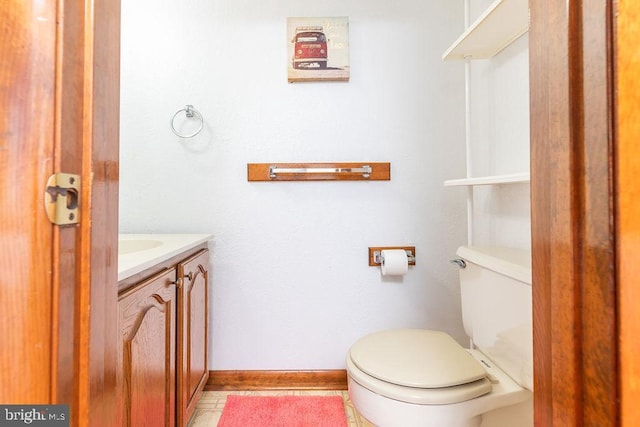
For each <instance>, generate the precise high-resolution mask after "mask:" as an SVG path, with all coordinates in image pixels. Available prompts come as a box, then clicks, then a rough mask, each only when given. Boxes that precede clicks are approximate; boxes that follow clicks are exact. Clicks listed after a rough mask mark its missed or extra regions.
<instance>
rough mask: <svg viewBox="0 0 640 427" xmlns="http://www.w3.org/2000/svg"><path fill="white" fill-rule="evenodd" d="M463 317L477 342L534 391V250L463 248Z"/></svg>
mask: <svg viewBox="0 0 640 427" xmlns="http://www.w3.org/2000/svg"><path fill="white" fill-rule="evenodd" d="M456 253H457V255H458V256H459V257H460V258H462V259H464V261H465V263H466V268H461V269H460V294H461V299H462V301H461V304H462V320H463V324H464V328H465V331H466V333H467V335H468V336H469V337H470V338H471V340H472V343H473V345H474V346H475V347H476V348H477V349H478V350H480V351H481V352H482V353H484V354H485V355H486V356H487V357H488V358H489V359H490V360H491V361H492V362H493V363H495V364H496V365H498V366H499V367H500V369H502V370H503V371H504V372H505V373H506V374H507V375H509V376H510V377H511V378H513V379H514V380H515V381H516V382H517V383H518V384H520V385H521V386H522V387H524V388H527V389H529V390H533V329H532V317H531V312H532V299H531V252H530V251H526V250H522V249H514V248H505V247H475V246H474V247H471V246H462V247H460V248H458V251H457V252H456Z"/></svg>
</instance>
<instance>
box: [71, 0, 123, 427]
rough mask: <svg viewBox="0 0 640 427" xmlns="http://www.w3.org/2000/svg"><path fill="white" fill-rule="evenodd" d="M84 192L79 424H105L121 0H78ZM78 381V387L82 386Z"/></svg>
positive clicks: (112, 385) (109, 403)
mask: <svg viewBox="0 0 640 427" xmlns="http://www.w3.org/2000/svg"><path fill="white" fill-rule="evenodd" d="M83 4H84V19H83V22H84V26H85V31H84V38H83V47H84V70H85V74H84V78H83V82H84V96H83V102H84V122H83V123H84V141H83V154H84V156H83V178H84V180H85V185H84V186H83V189H84V191H83V196H84V200H85V201H86V202H87V203H90V204H91V206H90V207H88V209H87V211H88V212H90V215H91V217H90V218H88V221H86V222H85V223H84V224H83V226H82V227H81V248H80V253H81V254H82V258H81V259H80V265H81V268H80V271H79V274H80V277H81V280H80V283H81V287H82V288H83V289H90V294H83V295H84V296H85V297H86V298H87V302H88V304H89V306H90V310H89V311H88V312H85V313H84V316H83V321H85V322H87V320H88V322H87V326H88V329H85V330H87V331H88V336H87V339H88V341H89V348H88V349H86V348H85V353H84V354H82V360H83V361H84V360H86V361H87V364H88V366H86V367H85V370H86V373H87V375H88V377H85V378H82V377H81V378H80V379H79V380H80V381H81V390H82V391H83V392H82V393H81V396H80V397H81V400H80V401H81V402H86V407H85V408H81V411H80V414H79V415H80V418H79V423H78V424H77V425H80V426H92V427H93V426H110V425H112V423H113V420H114V414H115V413H116V411H117V410H118V409H117V408H118V405H119V404H120V403H121V400H122V399H121V396H119V394H118V391H117V389H116V365H117V354H116V348H117V338H118V332H117V324H118V321H117V292H118V289H117V288H118V286H117V284H118V180H119V147H120V129H119V128H120V0H84V1H83ZM83 387H84V389H83Z"/></svg>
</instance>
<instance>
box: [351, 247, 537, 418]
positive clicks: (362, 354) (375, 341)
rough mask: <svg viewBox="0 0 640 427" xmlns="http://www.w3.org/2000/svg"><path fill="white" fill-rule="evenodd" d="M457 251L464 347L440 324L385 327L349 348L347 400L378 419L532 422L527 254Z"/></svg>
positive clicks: (485, 249)
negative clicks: (430, 327)
mask: <svg viewBox="0 0 640 427" xmlns="http://www.w3.org/2000/svg"><path fill="white" fill-rule="evenodd" d="M456 253H457V255H458V256H459V257H460V258H459V259H456V260H454V261H455V263H456V264H458V265H459V266H460V271H459V277H460V295H461V306H462V321H463V325H464V330H465V332H466V334H467V336H468V337H469V338H470V343H471V345H470V348H469V349H467V348H464V347H462V346H461V345H460V344H459V343H458V342H457V341H456V340H454V339H453V338H452V337H451V336H449V335H448V334H446V333H444V332H441V331H433V330H427V329H391V330H383V331H379V332H375V333H372V334H370V335H367V336H365V337H363V338H361V339H359V340H358V341H357V342H356V343H355V344H353V346H352V347H351V348H350V350H349V352H348V354H347V359H346V367H347V379H348V388H349V396H350V398H351V401H352V403H353V405H354V407H355V408H356V409H357V410H358V412H359V413H360V414H361V415H362V416H363V417H364V418H366V419H367V420H368V421H370V422H371V423H373V424H374V425H376V426H379V427H478V426H482V427H514V426H518V427H521V426H522V427H527V426H533V394H532V390H533V345H532V343H533V341H532V320H531V311H532V299H531V254H530V252H529V251H524V250H519V249H512V248H504V247H482V248H481V247H467V246H463V247H460V248H458V250H457V252H456Z"/></svg>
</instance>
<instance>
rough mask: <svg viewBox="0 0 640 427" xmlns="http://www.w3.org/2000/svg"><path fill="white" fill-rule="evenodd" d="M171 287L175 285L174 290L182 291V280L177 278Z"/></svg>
mask: <svg viewBox="0 0 640 427" xmlns="http://www.w3.org/2000/svg"><path fill="white" fill-rule="evenodd" d="M171 284H172V285H176V289H182V278H178V280H176V281H175V282H171Z"/></svg>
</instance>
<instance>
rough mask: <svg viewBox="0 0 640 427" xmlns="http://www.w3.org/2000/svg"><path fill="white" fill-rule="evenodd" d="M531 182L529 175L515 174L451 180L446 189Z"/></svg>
mask: <svg viewBox="0 0 640 427" xmlns="http://www.w3.org/2000/svg"><path fill="white" fill-rule="evenodd" d="M529 181H530V177H529V173H528V172H526V173H513V174H505V175H492V176H479V177H475V178H461V179H449V180H447V181H445V182H444V186H445V187H455V186H473V185H500V184H522V183H528V182H529Z"/></svg>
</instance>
